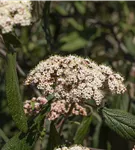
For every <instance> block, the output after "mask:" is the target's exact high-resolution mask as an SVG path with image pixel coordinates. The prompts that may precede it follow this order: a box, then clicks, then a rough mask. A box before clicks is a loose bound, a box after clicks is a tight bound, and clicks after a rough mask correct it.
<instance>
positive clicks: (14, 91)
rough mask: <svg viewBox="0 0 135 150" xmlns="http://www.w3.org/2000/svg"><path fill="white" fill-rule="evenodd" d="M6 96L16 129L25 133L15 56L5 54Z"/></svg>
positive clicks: (25, 123)
mask: <svg viewBox="0 0 135 150" xmlns="http://www.w3.org/2000/svg"><path fill="white" fill-rule="evenodd" d="M6 96H7V100H8V107H9V110H10V113H11V115H12V118H13V120H14V121H15V123H16V125H17V127H18V128H19V129H20V130H21V131H23V132H26V131H27V118H26V116H25V114H24V110H23V103H22V100H21V95H20V91H19V85H18V78H17V72H16V54H15V53H13V54H12V53H8V54H7V66H6Z"/></svg>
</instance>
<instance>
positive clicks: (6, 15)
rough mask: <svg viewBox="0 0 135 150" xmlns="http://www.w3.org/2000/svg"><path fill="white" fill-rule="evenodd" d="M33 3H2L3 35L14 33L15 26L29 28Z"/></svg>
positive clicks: (0, 2)
mask: <svg viewBox="0 0 135 150" xmlns="http://www.w3.org/2000/svg"><path fill="white" fill-rule="evenodd" d="M31 9H32V7H31V2H30V1H29V0H22V1H19V0H15V1H10V0H2V1H0V29H1V30H2V33H8V32H10V31H12V29H13V26H15V25H18V24H19V25H21V26H27V25H30V23H31Z"/></svg>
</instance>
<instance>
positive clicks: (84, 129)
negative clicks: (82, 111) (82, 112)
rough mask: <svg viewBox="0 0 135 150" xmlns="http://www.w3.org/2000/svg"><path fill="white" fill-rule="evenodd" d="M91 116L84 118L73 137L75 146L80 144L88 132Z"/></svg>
mask: <svg viewBox="0 0 135 150" xmlns="http://www.w3.org/2000/svg"><path fill="white" fill-rule="evenodd" d="M91 120H92V116H87V117H84V118H83V120H82V122H81V124H80V126H79V128H78V130H77V132H76V134H75V137H74V142H75V144H82V143H83V140H84V138H85V136H86V134H87V133H88V131H89V126H90V123H91Z"/></svg>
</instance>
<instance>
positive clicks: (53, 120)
mask: <svg viewBox="0 0 135 150" xmlns="http://www.w3.org/2000/svg"><path fill="white" fill-rule="evenodd" d="M33 3H34V2H33ZM43 4H44V3H43ZM33 6H34V5H33V4H32V2H30V1H13V2H12V1H7V0H6V1H1V2H0V30H1V38H2V41H3V44H4V46H5V47H6V48H5V49H6V61H5V62H6V68H5V72H6V73H5V80H6V81H5V87H6V88H5V90H6V97H7V101H8V108H9V111H10V115H11V116H12V118H13V121H14V122H15V125H16V127H17V129H18V132H17V133H16V134H15V135H14V136H13V137H12V138H11V139H8V138H7V137H6V135H5V134H4V132H3V131H2V130H1V131H0V134H1V136H2V137H3V139H4V141H5V142H6V143H5V145H4V146H3V148H2V150H33V149H34V147H35V145H36V144H35V143H36V142H37V141H40V148H39V149H40V150H42V149H43V148H42V145H43V143H44V142H43V139H44V138H45V139H46V142H45V144H44V147H45V149H47V150H90V149H91V148H90V147H89V145H86V144H85V142H84V140H85V137H86V136H87V135H88V134H89V128H90V126H91V122H92V119H93V116H95V115H97V116H98V118H100V117H101V119H102V121H103V124H104V125H105V126H108V127H109V128H110V129H111V130H113V131H115V132H116V133H117V134H118V135H120V136H121V137H123V138H126V139H127V140H133V141H134V140H135V117H134V116H133V115H131V114H130V113H128V112H126V111H122V110H119V109H111V108H109V104H108V99H109V97H111V96H112V95H122V94H124V93H125V92H127V87H126V84H125V81H124V77H123V76H122V75H121V74H120V73H118V72H116V71H114V70H113V69H112V68H111V67H109V66H107V65H104V64H98V63H96V62H95V61H93V60H91V59H90V58H89V57H80V56H78V55H73V54H68V55H64V56H63V55H62V54H57V55H56V54H52V55H50V56H48V58H46V59H44V60H42V61H41V62H39V64H38V65H37V66H35V68H34V69H32V68H31V69H32V70H31V71H30V72H29V73H28V75H27V76H26V79H25V80H24V84H23V85H24V88H26V89H27V90H28V91H30V90H29V89H31V88H32V89H33V93H29V94H28V95H29V97H28V96H27V99H23V98H22V92H20V86H19V82H18V75H17V71H16V68H17V64H16V55H17V52H16V48H18V47H23V43H21V42H20V41H19V39H18V37H17V35H16V34H15V29H16V27H20V26H30V25H32V24H34V22H33V21H32V11H33ZM49 6H50V2H45V7H44V11H43V13H44V14H43V18H45V19H44V28H46V24H47V22H45V20H46V17H47V15H48V8H49ZM46 21H47V20H46ZM44 31H45V32H46V30H45V29H44ZM5 33H6V34H5ZM47 34H49V32H48V30H47ZM47 42H48V40H47ZM47 44H49V43H47ZM54 50H55V49H54ZM19 53H21V52H19ZM34 92H35V93H36V92H37V93H38V94H35V93H34ZM24 97H25V96H24ZM99 116H100V117H99ZM99 120H100V119H99ZM68 123H70V124H76V125H77V124H79V125H78V126H77V127H76V129H74V131H73V132H74V136H71V137H72V138H70V140H69V139H66V134H65V128H64V127H65V126H68ZM87 140H89V139H87Z"/></svg>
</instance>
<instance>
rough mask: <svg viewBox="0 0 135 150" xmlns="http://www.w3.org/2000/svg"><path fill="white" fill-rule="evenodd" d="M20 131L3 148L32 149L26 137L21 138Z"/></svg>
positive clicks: (8, 149) (5, 149)
mask: <svg viewBox="0 0 135 150" xmlns="http://www.w3.org/2000/svg"><path fill="white" fill-rule="evenodd" d="M19 136H20V133H19V134H17V135H15V136H14V137H13V138H11V139H10V140H9V141H8V142H7V143H6V144H5V145H4V146H3V148H2V150H32V148H31V146H30V145H29V144H28V143H27V141H26V137H25V138H22V139H21V138H20V137H19Z"/></svg>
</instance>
